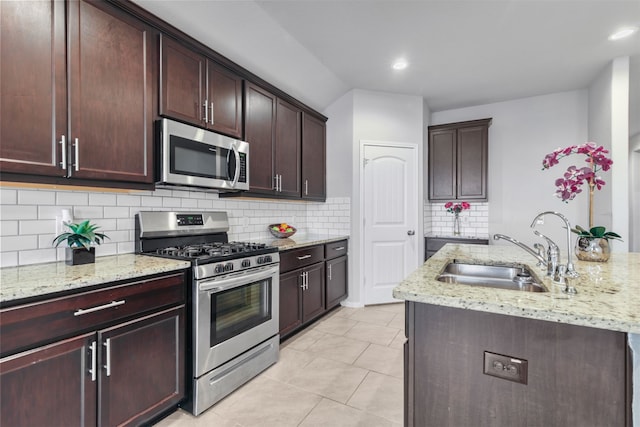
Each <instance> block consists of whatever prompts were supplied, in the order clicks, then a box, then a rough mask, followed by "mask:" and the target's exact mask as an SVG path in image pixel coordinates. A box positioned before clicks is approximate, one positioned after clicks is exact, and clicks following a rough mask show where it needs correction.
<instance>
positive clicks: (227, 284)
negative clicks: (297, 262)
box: [198, 264, 280, 293]
mask: <svg viewBox="0 0 640 427" xmlns="http://www.w3.org/2000/svg"><path fill="white" fill-rule="evenodd" d="M279 271H280V266H279V265H278V264H275V265H271V266H268V267H260V268H258V269H256V270H254V271H252V272H251V273H250V274H246V273H244V272H239V273H233V274H230V275H227V276H224V277H220V278H215V279H212V280H206V281H202V282H200V283H199V284H198V290H200V291H212V292H213V293H216V292H222V291H227V290H229V289H233V288H237V287H239V286H245V285H247V284H249V283H253V282H258V281H260V280H264V279H268V278H269V277H272V276H273V275H274V274H278V272H279Z"/></svg>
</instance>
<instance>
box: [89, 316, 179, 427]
mask: <svg viewBox="0 0 640 427" xmlns="http://www.w3.org/2000/svg"><path fill="white" fill-rule="evenodd" d="M184 316H185V314H184V305H181V306H179V307H176V308H172V309H169V310H166V311H163V312H160V313H157V314H153V315H149V316H146V317H143V318H140V319H136V320H133V321H130V322H128V323H124V324H121V325H118V326H115V327H113V328H110V329H106V330H103V331H101V332H99V333H98V338H99V341H98V342H99V343H100V346H101V347H102V349H101V363H100V366H101V367H102V369H101V375H100V382H99V398H100V413H99V416H100V425H103V426H112V425H122V424H125V423H126V424H130V425H140V424H141V423H144V422H146V421H149V420H150V419H151V418H153V417H154V416H156V415H157V414H158V413H160V412H162V411H163V410H165V409H168V408H170V407H172V406H175V405H176V404H177V403H178V402H179V401H180V400H181V399H182V397H183V396H184V395H185V383H184V381H185V372H184V369H185V342H184V338H185V333H184V330H185V318H184Z"/></svg>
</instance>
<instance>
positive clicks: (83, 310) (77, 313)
mask: <svg viewBox="0 0 640 427" xmlns="http://www.w3.org/2000/svg"><path fill="white" fill-rule="evenodd" d="M124 303H125V300H120V301H111V302H110V303H108V304H103V305H99V306H97V307H91V308H79V309H77V310H76V311H75V312H74V313H73V315H74V316H82V315H83V314H88V313H93V312H94V311H100V310H104V309H106V308H111V307H117V306H119V305H122V304H124Z"/></svg>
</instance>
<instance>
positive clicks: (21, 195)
mask: <svg viewBox="0 0 640 427" xmlns="http://www.w3.org/2000/svg"><path fill="white" fill-rule="evenodd" d="M55 203H56V193H55V191H38V190H19V191H18V204H20V205H55Z"/></svg>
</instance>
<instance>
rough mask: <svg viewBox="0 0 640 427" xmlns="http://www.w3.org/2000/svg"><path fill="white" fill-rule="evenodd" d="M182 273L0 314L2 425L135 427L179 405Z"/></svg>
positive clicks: (182, 348) (181, 387)
mask: <svg viewBox="0 0 640 427" xmlns="http://www.w3.org/2000/svg"><path fill="white" fill-rule="evenodd" d="M185 293H186V290H185V283H184V274H183V273H176V274H169V275H165V276H160V277H149V278H142V279H139V280H136V281H130V282H126V283H121V284H117V285H113V286H108V287H104V288H100V289H97V290H94V291H85V292H79V293H77V294H72V295H68V296H64V297H57V298H52V299H48V300H46V299H45V300H43V301H39V302H34V303H27V304H23V305H17V306H13V307H6V308H3V309H0V334H1V335H2V349H1V351H2V353H1V357H2V358H1V359H0V402H1V404H2V407H4V408H12V410H10V411H9V410H3V411H1V412H0V424H1V425H7V426H34V425H103V426H109V425H139V424H142V423H145V422H148V421H150V420H152V419H154V418H155V417H157V416H158V415H160V414H161V413H163V412H164V411H167V410H171V408H174V407H176V406H177V404H178V403H179V402H180V401H181V400H182V399H183V397H184V396H185V383H184V378H185V377H184V375H185V372H184V371H185V327H186V323H185Z"/></svg>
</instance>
